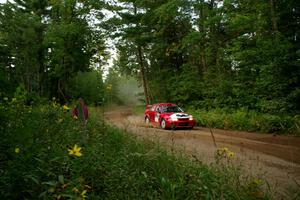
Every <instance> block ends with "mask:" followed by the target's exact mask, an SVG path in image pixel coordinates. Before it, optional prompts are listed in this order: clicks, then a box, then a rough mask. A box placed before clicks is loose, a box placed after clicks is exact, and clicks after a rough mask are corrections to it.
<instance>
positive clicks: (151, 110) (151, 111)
mask: <svg viewBox="0 0 300 200" xmlns="http://www.w3.org/2000/svg"><path fill="white" fill-rule="evenodd" d="M156 107H157V106H156V105H153V106H152V107H151V109H150V111H149V118H150V122H154V117H155V109H156Z"/></svg>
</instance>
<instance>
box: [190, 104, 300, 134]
mask: <svg viewBox="0 0 300 200" xmlns="http://www.w3.org/2000/svg"><path fill="white" fill-rule="evenodd" d="M190 113H192V114H193V115H194V116H195V119H196V120H197V122H198V125H200V126H207V127H212V128H222V129H233V130H243V131H257V132H264V133H279V134H292V135H300V126H299V125H300V117H299V115H295V116H286V115H282V116H279V115H271V114H262V113H258V112H256V111H253V110H248V109H245V108H241V109H239V110H228V109H213V110H209V111H206V110H190Z"/></svg>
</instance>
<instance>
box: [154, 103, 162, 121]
mask: <svg viewBox="0 0 300 200" xmlns="http://www.w3.org/2000/svg"><path fill="white" fill-rule="evenodd" d="M160 114H161V107H160V106H157V107H156V108H155V114H154V115H155V116H154V122H156V123H159V118H160Z"/></svg>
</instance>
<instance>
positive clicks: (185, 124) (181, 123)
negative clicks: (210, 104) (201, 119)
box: [166, 120, 196, 128]
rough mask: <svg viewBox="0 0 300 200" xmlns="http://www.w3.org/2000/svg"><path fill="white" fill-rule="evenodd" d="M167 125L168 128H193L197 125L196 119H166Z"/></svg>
mask: <svg viewBox="0 0 300 200" xmlns="http://www.w3.org/2000/svg"><path fill="white" fill-rule="evenodd" d="M166 125H167V127H168V128H193V127H194V126H195V125H196V121H195V120H177V121H172V120H168V121H166Z"/></svg>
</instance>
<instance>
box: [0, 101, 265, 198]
mask: <svg viewBox="0 0 300 200" xmlns="http://www.w3.org/2000/svg"><path fill="white" fill-rule="evenodd" d="M90 111H91V117H90V119H89V122H88V124H87V125H86V129H85V131H84V129H82V128H83V127H82V125H81V123H79V122H78V121H76V120H74V119H72V118H71V115H70V112H69V111H68V110H67V109H66V107H61V106H60V105H59V104H57V103H56V101H55V99H54V100H53V101H52V102H50V103H49V104H48V105H36V106H34V107H32V106H24V104H23V103H22V102H21V101H19V100H18V99H16V98H14V99H8V98H3V99H1V104H0V117H1V124H0V128H1V133H2V135H3V137H2V138H3V142H1V145H0V149H1V151H0V158H1V166H2V170H1V171H0V173H1V176H0V197H1V198H2V199H20V198H26V199H38V198H43V199H53V198H55V199H85V198H89V199H126V198H130V199H141V198H142V199H199V198H206V199H218V198H226V199H241V198H243V199H258V198H259V199H268V198H269V197H268V194H267V193H265V194H264V193H262V192H261V191H262V190H261V187H260V186H258V185H256V187H252V186H251V185H252V184H253V181H252V180H251V179H245V178H243V177H242V176H241V171H240V170H239V169H237V168H232V167H233V166H232V165H231V164H230V165H228V164H226V163H229V162H230V161H229V160H228V162H227V161H226V162H223V164H222V165H219V164H217V165H215V166H214V165H212V166H210V167H209V166H206V165H204V164H201V163H195V162H191V160H188V159H186V158H184V157H181V156H180V155H177V156H175V155H171V154H170V153H168V152H166V150H164V149H162V148H161V147H159V146H157V145H156V144H153V143H149V142H141V141H139V140H136V139H135V138H134V137H131V136H128V135H127V134H124V133H123V132H121V131H120V130H117V129H114V128H111V127H107V126H105V125H104V124H103V123H102V122H101V121H99V118H100V117H101V112H99V111H97V110H94V109H92V108H90ZM96 120H97V121H96ZM83 137H85V138H86V139H87V142H86V143H85V142H84V140H83ZM75 145H76V146H75ZM233 175H234V176H233Z"/></svg>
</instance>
